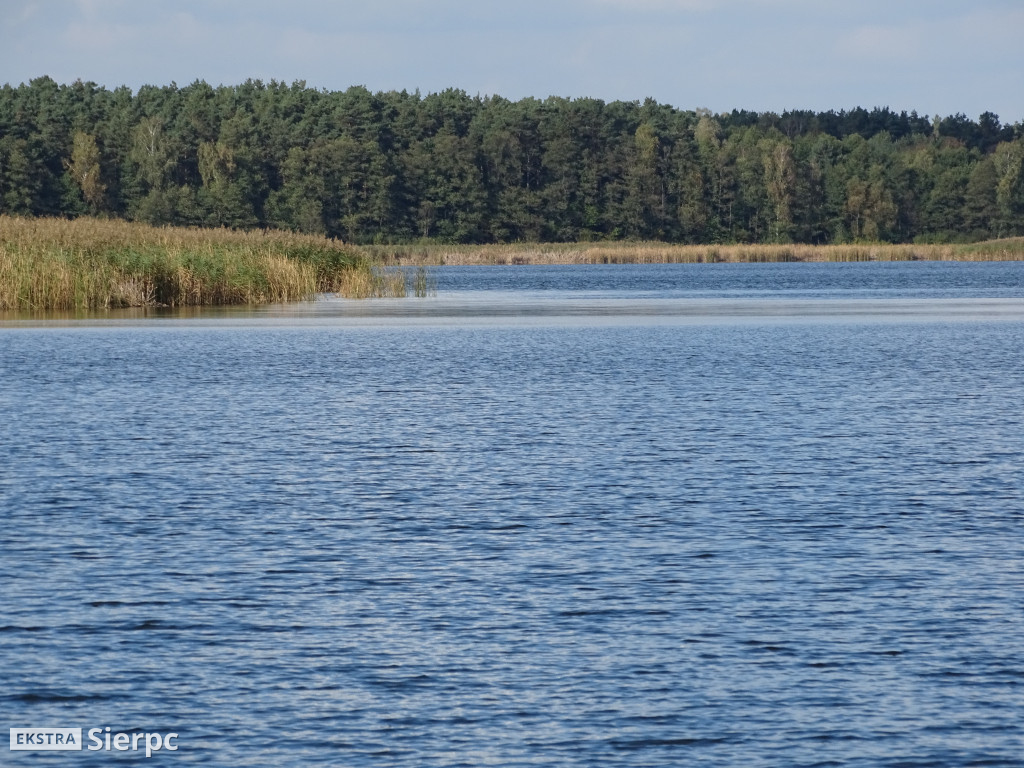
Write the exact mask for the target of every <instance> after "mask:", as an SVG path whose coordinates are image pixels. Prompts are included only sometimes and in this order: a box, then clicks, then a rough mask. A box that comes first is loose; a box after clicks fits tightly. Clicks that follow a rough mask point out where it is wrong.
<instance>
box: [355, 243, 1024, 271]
mask: <svg viewBox="0 0 1024 768" xmlns="http://www.w3.org/2000/svg"><path fill="white" fill-rule="evenodd" d="M362 250H363V251H364V252H365V253H367V254H368V255H369V256H371V257H372V258H373V259H374V260H376V261H379V262H380V263H383V264H391V265H396V264H404V265H417V264H419V265H444V264H448V265H483V264H676V263H679V264H713V263H751V262H823V261H1017V260H1024V238H1013V239H1006V240H992V241H987V242H984V243H974V244H970V245H888V244H850V245H672V244H668V243H657V242H601V243H511V244H502V245H433V244H431V245H405V246H402V245H395V246H364V247H363V249H362Z"/></svg>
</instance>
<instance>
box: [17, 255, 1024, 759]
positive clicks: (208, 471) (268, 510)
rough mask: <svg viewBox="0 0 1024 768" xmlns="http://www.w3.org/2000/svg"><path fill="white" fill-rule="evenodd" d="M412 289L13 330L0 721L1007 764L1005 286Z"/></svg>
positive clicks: (468, 755) (838, 270) (710, 755)
mask: <svg viewBox="0 0 1024 768" xmlns="http://www.w3.org/2000/svg"><path fill="white" fill-rule="evenodd" d="M803 268H806V269H804V270H803V271H801V270H802V269H803ZM716 270H717V271H716ZM437 279H438V287H439V295H438V296H437V297H434V298H428V299H411V298H410V299H406V300H404V301H390V302H363V303H357V302H344V301H340V300H324V301H320V302H316V303H311V304H305V305H298V306H294V307H272V308H266V309H260V310H251V311H236V310H230V311H221V312H205V313H198V314H196V315H195V316H186V315H181V314H179V315H176V316H162V315H160V314H159V313H158V314H156V315H154V314H153V313H151V314H150V315H149V316H143V315H138V314H134V315H133V314H131V313H122V314H111V315H108V316H104V317H92V318H67V317H65V318H59V319H54V318H49V319H40V318H38V317H36V318H29V317H15V316H7V317H6V318H5V319H3V320H2V321H0V418H2V424H3V432H2V435H3V439H2V441H0V509H2V515H3V522H4V525H3V526H2V528H0V591H2V596H3V602H2V605H3V608H2V612H0V670H2V672H0V681H2V683H3V685H2V687H0V715H2V718H0V727H2V723H3V722H6V723H7V724H8V725H7V726H6V727H15V726H54V727H82V728H83V729H86V730H87V729H89V728H94V727H100V728H103V727H107V726H109V727H111V728H112V730H115V731H132V730H138V731H147V732H153V731H156V732H162V733H166V732H170V731H174V732H177V733H179V734H180V737H179V744H180V748H179V750H178V751H177V752H173V753H172V752H161V753H158V755H157V756H155V757H154V758H153V760H157V761H159V762H160V764H164V765H174V764H188V765H191V764H200V763H202V764H209V765H218V766H219V765H254V766H255V765H271V766H273V765H281V766H316V765H324V766H327V765H332V766H333V765H338V766H402V767H403V768H404V767H406V766H408V767H409V768H412V767H413V766H426V767H428V768H432V767H435V766H484V765H496V766H527V765H529V766H533V765H544V766H547V765H552V766H580V767H584V766H666V767H667V766H686V765H695V766H697V765H700V766H864V767H865V768H867V767H868V766H961V765H962V766H967V765H988V766H1020V765H1022V764H1024V761H1022V755H1024V416H1022V413H1024V408H1022V405H1021V404H1022V403H1024V365H1022V364H1021V360H1022V353H1024V299H1022V297H1024V265H1022V264H995V265H991V264H971V265H963V264H960V265H935V264H902V265H891V264H867V265H742V266H735V267H733V266H728V268H727V269H726V268H723V266H721V265H708V266H703V265H700V266H688V267H675V268H669V267H639V266H638V267H608V268H587V267H551V268H527V267H515V268H512V267H510V268H490V269H473V268H445V269H442V270H439V271H438V273H437ZM517 286H518V287H517ZM4 758H5V759H4V760H3V761H0V762H3V763H5V764H6V763H10V764H12V765H36V764H42V765H104V764H108V763H109V762H116V763H118V764H120V763H130V762H139V763H147V762H148V761H146V759H145V758H144V757H143V756H142V755H141V753H132V752H126V753H108V752H88V751H85V752H80V753H27V752H25V753H22V752H7V751H5V752H4Z"/></svg>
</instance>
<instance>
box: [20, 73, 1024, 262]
mask: <svg viewBox="0 0 1024 768" xmlns="http://www.w3.org/2000/svg"><path fill="white" fill-rule="evenodd" d="M0 213H6V214H9V215H26V216H63V217H77V216H83V215H93V216H105V217H117V218H124V219H130V220H134V221H139V222H146V223H149V224H154V225H164V224H173V225H179V226H204V227H229V228H234V229H268V228H269V229H285V230H292V231H297V232H305V233H309V234H317V235H321V236H327V237H334V238H344V239H345V240H346V241H348V242H352V243H359V244H373V243H378V244H380V243H408V242H432V243H463V244H468V243H473V244H483V243H509V242H587V241H601V242H604V241H619V240H641V241H644V240H654V241H663V242H672V243H682V244H691V245H698V244H702V243H715V244H719V245H730V244H745V245H748V244H758V243H760V244H787V243H806V244H815V245H837V244H847V243H858V242H861V241H871V242H886V243H904V244H918V243H943V242H974V241H981V240H988V239H992V238H1006V237H1014V236H1021V235H1024V124H1016V125H1004V124H1002V123H1001V122H1000V120H999V118H998V116H997V115H994V114H992V113H989V112H986V113H984V114H982V115H980V116H979V117H978V118H977V119H976V120H974V119H969V118H967V117H966V116H964V115H954V116H948V117H940V116H932V117H928V116H924V115H918V114H917V113H915V112H911V113H909V114H908V113H906V112H899V113H897V112H893V111H891V110H889V109H888V108H875V109H871V110H867V109H861V108H855V109H850V110H843V111H838V112H836V111H828V112H814V111H801V110H795V111H789V112H784V113H782V114H775V113H771V112H764V113H756V112H747V111H736V110H734V111H733V112H731V113H721V114H713V113H711V112H709V111H708V110H701V109H698V110H686V109H677V108H675V107H672V106H669V105H666V104H659V103H657V102H655V101H654V100H651V99H648V100H646V101H643V102H640V101H631V102H622V101H613V102H604V101H601V100H599V99H587V98H581V99H567V98H557V97H550V98H546V99H542V100H541V99H533V98H527V99H522V100H519V101H509V100H507V99H503V98H501V97H500V96H488V97H480V96H476V97H472V96H469V95H467V94H466V93H464V92H462V91H458V90H454V89H451V90H446V91H443V92H441V93H432V94H428V95H425V96H424V95H421V94H420V93H418V92H416V93H407V92H405V91H402V92H394V91H392V92H383V93H371V92H370V91H368V90H367V89H366V88H361V87H354V88H350V89H348V90H346V91H334V92H329V91H322V90H317V89H313V88H308V87H306V86H305V84H304V83H301V82H296V83H294V84H292V85H287V84H284V83H279V82H274V81H271V82H270V83H263V82H260V81H247V82H246V83H243V84H241V85H237V86H219V87H213V86H210V85H209V84H207V83H205V82H202V81H196V82H194V83H192V84H191V85H188V86H185V87H178V86H176V85H173V84H172V85H168V86H144V87H143V88H141V89H139V90H138V91H137V92H133V91H132V90H131V89H129V88H126V87H121V88H116V89H114V90H108V89H106V88H103V87H100V86H98V85H96V84H95V83H83V82H75V83H72V84H70V85H62V84H58V83H57V82H55V81H54V80H52V79H50V78H48V77H40V78H37V79H35V80H33V81H31V82H30V83H28V84H23V85H20V86H11V85H5V86H0Z"/></svg>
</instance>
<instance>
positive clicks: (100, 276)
mask: <svg viewBox="0 0 1024 768" xmlns="http://www.w3.org/2000/svg"><path fill="white" fill-rule="evenodd" d="M320 292H334V293H339V294H341V295H343V296H351V297H360V298H361V297H368V296H398V295H405V279H404V276H403V275H401V274H397V277H396V273H395V272H394V271H393V270H387V269H378V268H376V267H374V266H373V265H371V264H370V263H369V261H368V260H367V258H366V256H365V254H363V253H361V252H360V251H359V250H358V249H355V248H352V247H350V246H347V245H344V244H343V243H341V242H340V241H337V240H329V239H326V238H322V237H314V236H308V235H298V234H292V233H287V232H275V231H267V232H238V231H232V230H226V229H222V230H209V229H196V228H187V227H152V226H148V225H145V224H138V223H129V222H125V221H120V220H100V219H75V220H66V219H34V218H21V217H10V216H0V309H9V310H10V309H14V310H26V309H27V310H37V309H38V310H42V309H46V310H51V309H96V308H112V307H140V306H189V305H212V304H263V303H270V302H284V301H298V300H303V299H309V298H312V297H313V296H315V295H316V294H317V293H320Z"/></svg>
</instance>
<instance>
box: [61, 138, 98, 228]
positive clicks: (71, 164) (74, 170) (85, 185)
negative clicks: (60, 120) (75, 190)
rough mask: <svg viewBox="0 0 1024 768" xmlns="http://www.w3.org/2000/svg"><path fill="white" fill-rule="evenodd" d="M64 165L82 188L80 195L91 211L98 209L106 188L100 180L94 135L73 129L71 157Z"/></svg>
mask: <svg viewBox="0 0 1024 768" xmlns="http://www.w3.org/2000/svg"><path fill="white" fill-rule="evenodd" d="M64 166H65V167H66V168H67V169H68V173H69V174H71V178H72V179H74V182H75V183H76V184H77V185H78V187H79V189H81V190H82V197H84V198H85V202H86V203H87V204H88V205H89V207H90V208H91V209H92V212H93V213H96V212H97V211H99V209H100V208H101V207H102V204H103V193H104V192H105V191H106V189H107V188H106V186H105V185H104V184H103V182H102V181H100V150H99V147H97V146H96V137H95V136H93V135H91V134H88V133H83V132H82V131H75V135H74V139H73V144H72V148H71V159H70V160H65V161H64Z"/></svg>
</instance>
